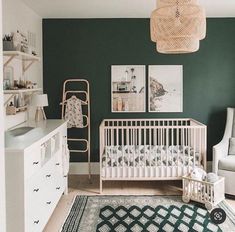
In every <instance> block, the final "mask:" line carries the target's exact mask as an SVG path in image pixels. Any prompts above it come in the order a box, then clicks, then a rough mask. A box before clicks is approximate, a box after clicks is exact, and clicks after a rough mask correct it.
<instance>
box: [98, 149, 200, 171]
mask: <svg viewBox="0 0 235 232" xmlns="http://www.w3.org/2000/svg"><path fill="white" fill-rule="evenodd" d="M194 157H195V163H194V162H193V161H194ZM200 161H201V159H200V154H199V152H198V151H196V150H195V151H194V149H193V148H192V147H190V146H168V147H167V146H158V145H137V146H133V145H125V146H106V147H105V150H104V153H103V155H102V167H154V166H181V167H182V166H188V165H189V166H194V165H195V166H200V165H201V164H200ZM167 163H168V165H167Z"/></svg>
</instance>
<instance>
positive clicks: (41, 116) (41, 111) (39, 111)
mask: <svg viewBox="0 0 235 232" xmlns="http://www.w3.org/2000/svg"><path fill="white" fill-rule="evenodd" d="M46 119H47V118H46V114H45V112H44V109H43V107H37V109H36V114H35V121H36V122H39V121H42V120H46Z"/></svg>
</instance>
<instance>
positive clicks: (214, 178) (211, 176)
mask: <svg viewBox="0 0 235 232" xmlns="http://www.w3.org/2000/svg"><path fill="white" fill-rule="evenodd" d="M217 180H219V177H218V176H217V175H216V174H215V173H213V172H209V173H208V174H207V176H206V181H207V182H210V183H215V182H216V181H217Z"/></svg>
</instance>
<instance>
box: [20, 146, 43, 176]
mask: <svg viewBox="0 0 235 232" xmlns="http://www.w3.org/2000/svg"><path fill="white" fill-rule="evenodd" d="M41 152H42V148H41V147H38V146H36V147H31V148H30V149H28V150H27V151H26V152H25V154H24V170H25V179H28V178H30V177H31V176H33V175H34V174H35V173H36V172H37V171H38V170H40V169H41V165H42V161H41Z"/></svg>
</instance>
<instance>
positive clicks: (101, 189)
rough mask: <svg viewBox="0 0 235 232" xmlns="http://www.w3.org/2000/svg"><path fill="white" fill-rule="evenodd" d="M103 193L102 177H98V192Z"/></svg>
mask: <svg viewBox="0 0 235 232" xmlns="http://www.w3.org/2000/svg"><path fill="white" fill-rule="evenodd" d="M102 193H103V182H102V179H101V177H100V194H102Z"/></svg>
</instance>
